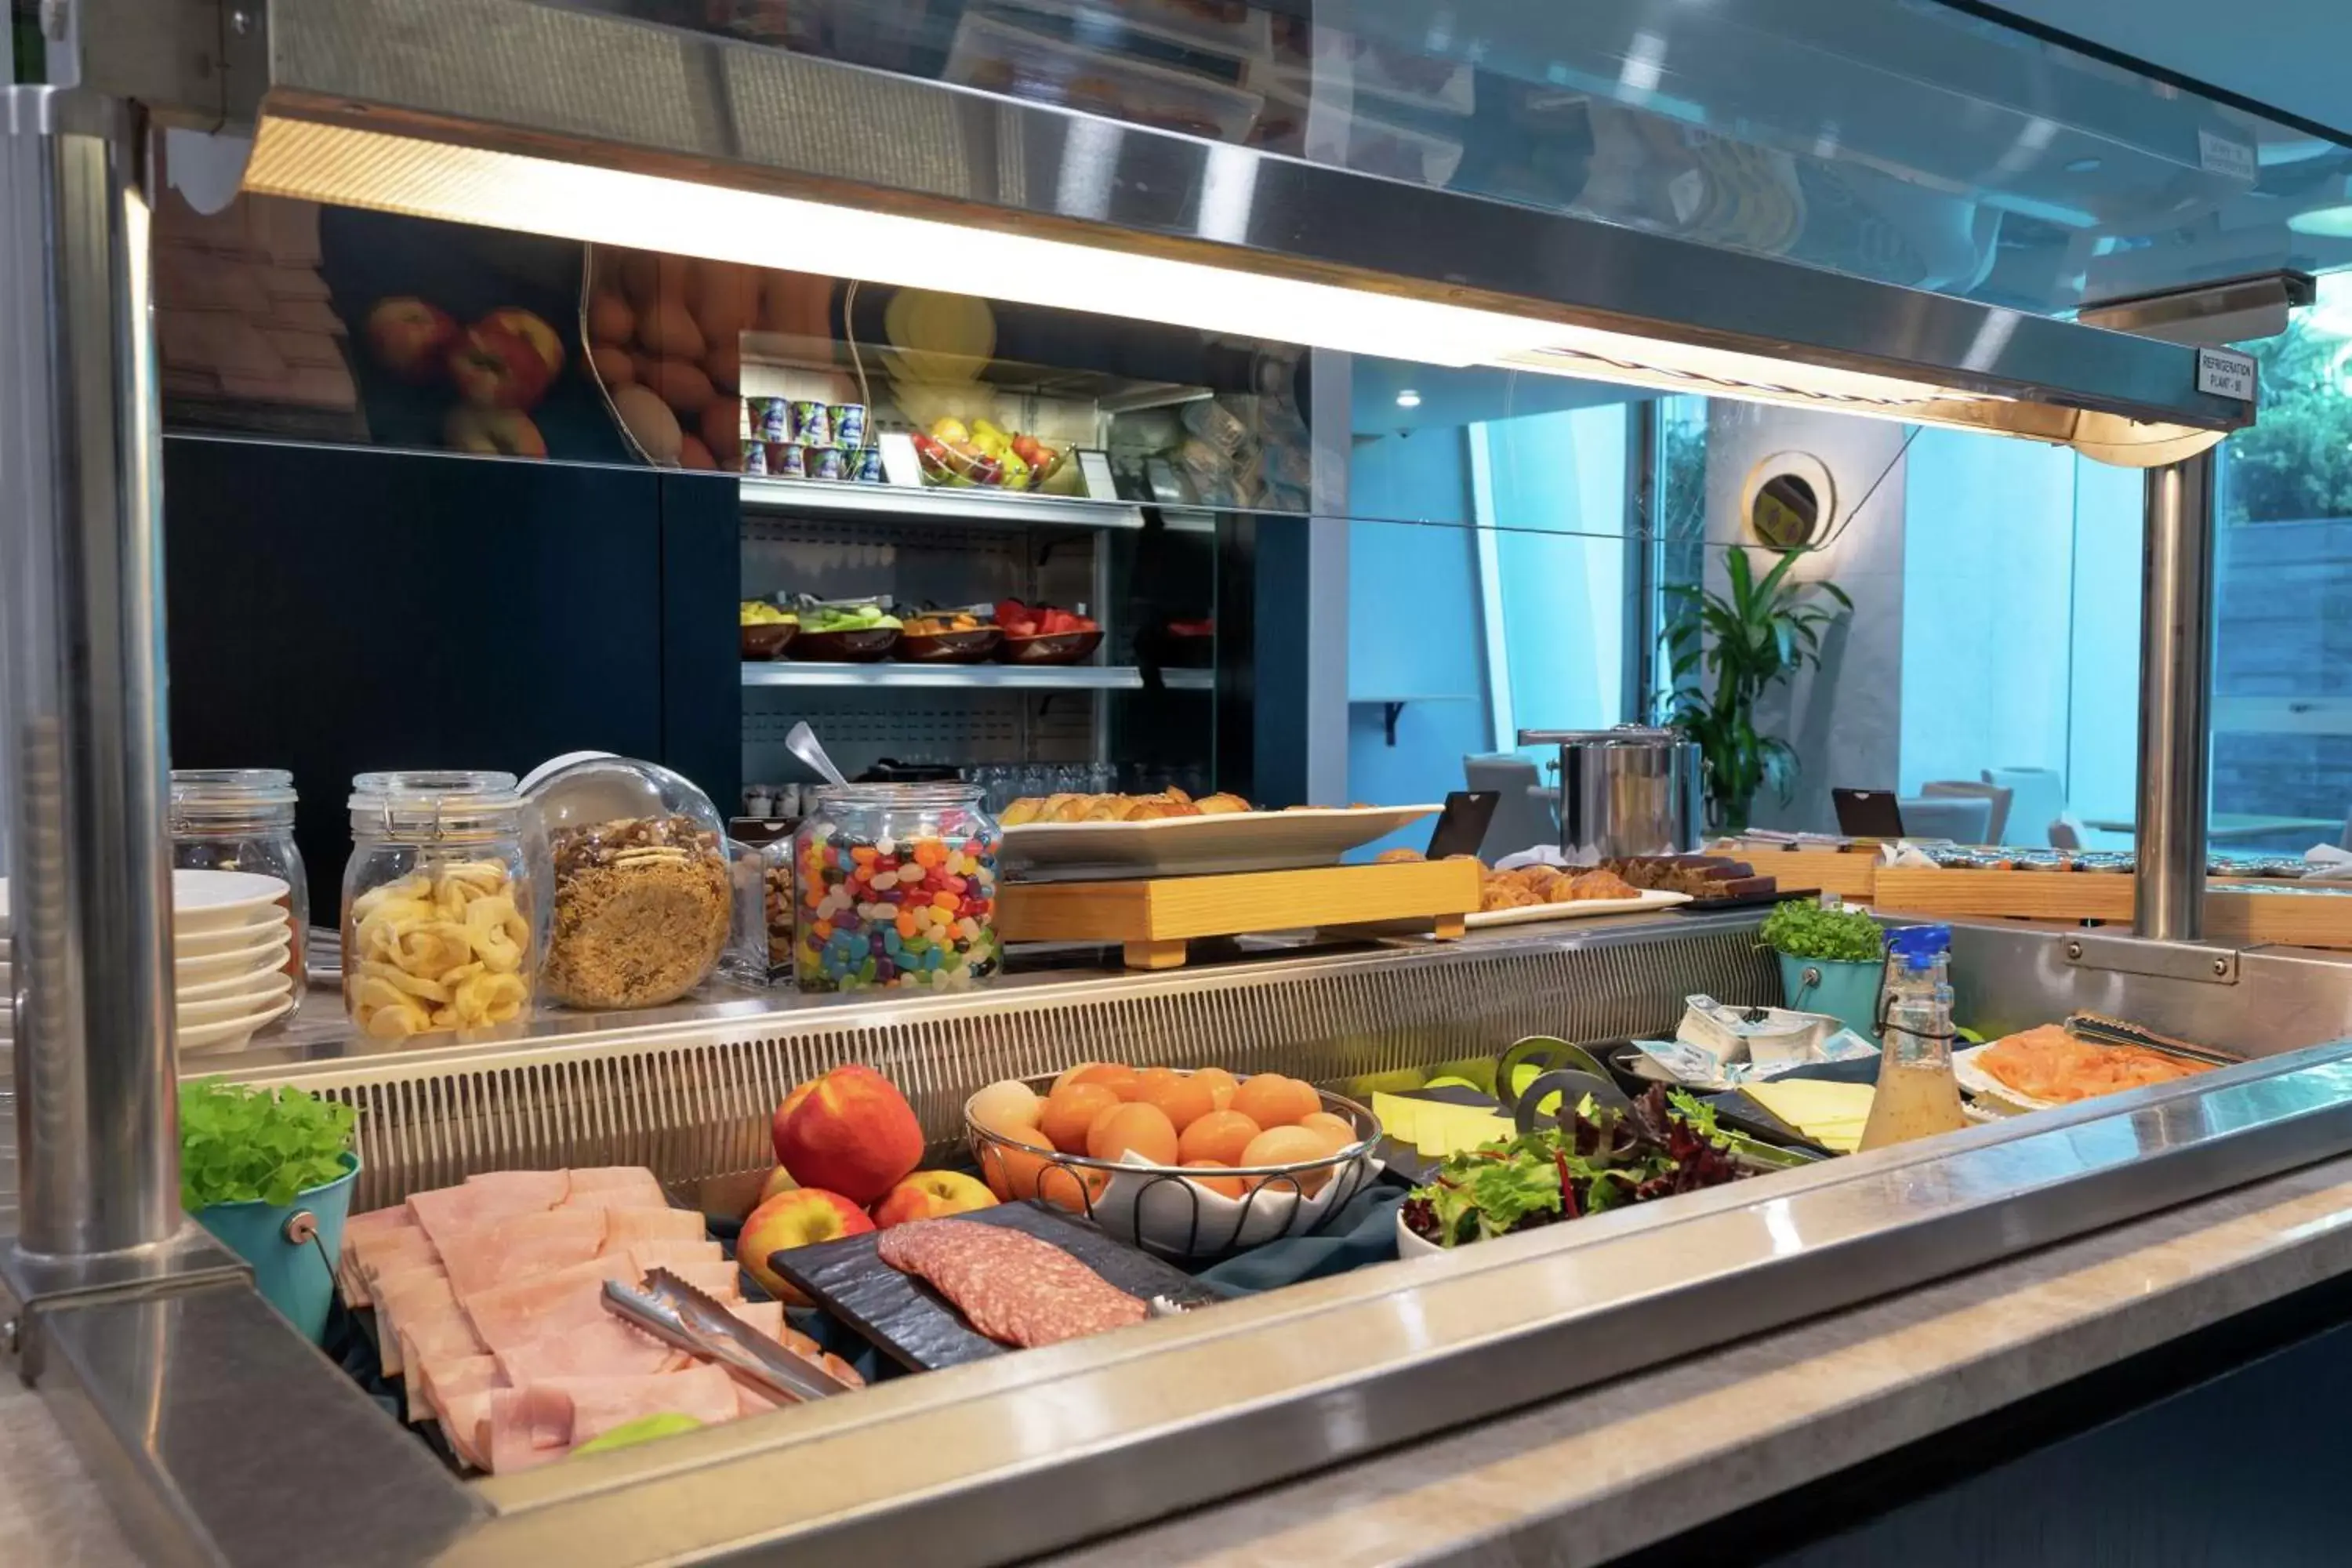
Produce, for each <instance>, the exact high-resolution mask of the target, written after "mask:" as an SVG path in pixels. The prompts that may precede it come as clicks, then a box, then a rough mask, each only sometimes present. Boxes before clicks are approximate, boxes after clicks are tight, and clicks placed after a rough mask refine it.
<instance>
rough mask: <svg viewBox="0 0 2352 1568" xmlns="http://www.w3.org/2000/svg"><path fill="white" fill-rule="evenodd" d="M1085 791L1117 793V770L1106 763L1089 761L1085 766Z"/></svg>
mask: <svg viewBox="0 0 2352 1568" xmlns="http://www.w3.org/2000/svg"><path fill="white" fill-rule="evenodd" d="M1087 794H1088V795H1117V794H1118V769H1117V768H1115V767H1113V766H1111V765H1110V764H1109V763H1089V764H1088V765H1087Z"/></svg>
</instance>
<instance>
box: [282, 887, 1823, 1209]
mask: <svg viewBox="0 0 2352 1568" xmlns="http://www.w3.org/2000/svg"><path fill="white" fill-rule="evenodd" d="M1778 984H1779V981H1778V977H1777V973H1776V972H1775V971H1774V970H1773V968H1772V966H1771V964H1770V963H1768V962H1767V961H1766V960H1765V958H1764V957H1763V956H1762V955H1760V954H1759V952H1758V951H1757V949H1756V946H1755V938H1754V936H1753V934H1752V930H1751V929H1750V928H1747V927H1739V928H1736V929H1721V928H1718V929H1714V930H1701V931H1694V932H1692V933H1691V934H1688V935H1685V934H1682V933H1680V932H1679V931H1675V932H1669V933H1660V934H1659V935H1656V936H1651V937H1646V938H1645V939H1644V940H1640V941H1633V942H1627V941H1612V942H1569V941H1564V940H1563V941H1559V942H1542V941H1529V942H1511V943H1508V944H1496V945H1485V944H1479V945H1473V946H1469V947H1465V948H1460V949H1452V948H1443V947H1429V948H1422V949H1412V950H1395V951H1391V952H1381V953H1375V954H1361V955H1350V956H1346V957H1331V958H1308V959H1300V960H1293V961H1286V962H1281V963H1266V964H1254V965H1236V966H1233V967H1230V968H1226V969H1222V970H1218V971H1213V972H1210V973H1202V974H1181V973H1180V974H1175V975H1169V976H1153V977H1142V976H1137V977H1127V978H1120V979H1117V980H1111V981H1102V982H1092V983H1084V984H1069V985H1064V986H1043V987H1037V988H1033V989H1028V990H1018V991H1005V992H998V993H993V994H983V995H974V996H968V997H950V998H927V999H924V1000H922V1001H919V1002H915V1001H906V1002H898V1001H887V1002H877V1003H875V1004H873V1005H868V1006H863V1007H858V1008H854V1009H852V1008H821V1009H803V1010H798V1011H794V1012H787V1013H780V1014H775V1015H771V1016H765V1017H753V1018H746V1019H730V1020H727V1021H725V1022H723V1023H717V1024H696V1025H690V1026H676V1027H665V1028H660V1029H647V1030H638V1031H625V1032H613V1033H609V1034H606V1035H604V1036H594V1035H589V1036H578V1037H569V1038H562V1037H558V1038H555V1039H552V1040H547V1041H541V1042H533V1043H530V1044H527V1045H518V1046H512V1047H483V1048H481V1049H479V1050H478V1051H474V1052H471V1053H467V1052H452V1053H446V1054H445V1055H443V1056H442V1057H441V1058H439V1059H437V1060H435V1061H432V1062H430V1063H426V1062H408V1061H404V1060H403V1059H402V1058H397V1057H394V1058H380V1059H377V1060H373V1061H361V1062H352V1063H340V1064H330V1065H323V1066H319V1067H311V1068H291V1069H287V1070H284V1071H280V1072H273V1073H269V1074H267V1075H256V1078H257V1080H267V1081H278V1082H295V1083H299V1084H302V1085H304V1086H305V1087H308V1088H310V1089H316V1090H318V1091H319V1092H321V1093H325V1094H330V1095H333V1096H335V1097H337V1098H339V1099H341V1100H347V1101H349V1102H350V1103H351V1104H352V1105H354V1106H356V1107H358V1108H359V1110H360V1111H361V1117H360V1152H361V1156H362V1160H363V1161H364V1162H365V1169H364V1171H363V1173H362V1177H361V1182H360V1193H359V1201H360V1203H361V1204H362V1205H364V1206H369V1207H373V1206H377V1205H383V1204H388V1203H396V1202H398V1201H399V1200H400V1199H401V1198H402V1197H404V1196H405V1195H406V1194H408V1193H410V1192H413V1191H416V1190H420V1189H423V1188H425V1187H432V1186H440V1185H446V1184H449V1183H453V1182H457V1181H461V1180H463V1179H464V1178H465V1177H466V1176H467V1175H469V1174H472V1173H475V1172H478V1171H488V1170H498V1169H510V1168H521V1167H534V1166H538V1167H548V1166H556V1165H602V1164H642V1165H649V1166H651V1167H652V1168H653V1169H654V1170H655V1171H656V1173H658V1174H660V1176H661V1177H662V1178H663V1180H664V1181H666V1182H668V1183H671V1184H677V1185H685V1184H691V1183H695V1182H698V1181H703V1180H707V1179H709V1178H712V1177H718V1176H724V1175H730V1174H734V1173H741V1172H746V1171H753V1170H760V1169H764V1168H765V1167H766V1166H767V1165H768V1164H769V1163H771V1158H772V1156H771V1151H770V1148H769V1141H768V1140H769V1134H768V1121H769V1117H770V1114H771V1112H772V1110H774V1108H775V1105H776V1102H777V1101H778V1100H781V1099H782V1097H783V1095H784V1094H785V1092H786V1091H787V1090H789V1089H791V1088H792V1086H793V1085H794V1084H796V1083H801V1082H803V1081H805V1080H806V1079H811V1078H814V1077H815V1076H817V1075H818V1074H820V1073H822V1072H824V1071H826V1070H827V1069H828V1068H835V1067H838V1066H840V1065H842V1064H844V1063H845V1062H865V1063H867V1064H869V1065H871V1066H873V1067H874V1068H877V1069H878V1070H879V1071H881V1072H882V1073H883V1074H885V1075H886V1076H887V1077H888V1078H889V1079H891V1081H893V1082H894V1083H896V1084H898V1087H899V1088H900V1089H902V1090H904V1091H905V1093H906V1095H907V1098H908V1100H909V1102H910V1103H912V1104H913V1106H914V1108H915V1112H916V1114H917V1116H918V1117H919V1118H920V1119H921V1121H922V1124H923V1131H924V1132H925V1134H926V1135H927V1136H928V1137H929V1139H930V1140H931V1142H932V1145H933V1152H935V1153H940V1154H945V1153H948V1152H951V1151H953V1150H955V1149H956V1148H958V1147H960V1146H961V1142H962V1121H961V1118H962V1108H963V1102H964V1100H966V1099H967V1098H968V1097H969V1096H970V1095H971V1093H972V1092H973V1091H974V1090H975V1089H979V1088H981V1087H982V1085H984V1084H988V1083H991V1082H993V1081H995V1080H996V1079H1003V1078H1018V1077H1025V1076H1027V1075H1030V1074H1034V1073H1045V1072H1054V1071H1058V1070H1060V1069H1061V1068H1066V1067H1068V1066H1070V1065H1071V1064H1073V1063H1076V1062H1080V1061H1087V1060H1090V1059H1105V1060H1119V1061H1131V1062H1136V1063H1151V1062H1165V1063H1168V1064H1170V1065H1172V1066H1177V1067H1197V1066H1207V1065H1211V1064H1215V1065H1219V1066H1223V1067H1229V1068H1233V1069H1234V1070H1235V1071H1236V1072H1242V1073H1251V1072H1265V1071H1280V1072H1286V1073H1290V1074H1292V1075H1294V1076H1297V1077H1300V1078H1305V1079H1311V1080H1313V1081H1315V1082H1318V1083H1326V1084H1339V1083H1345V1082H1347V1081H1349V1080H1351V1079H1361V1078H1364V1077H1367V1076H1370V1075H1372V1074H1378V1073H1387V1072H1396V1071H1399V1070H1402V1069H1405V1068H1425V1067H1429V1066H1431V1065H1433V1064H1435V1063H1438V1062H1444V1061H1449V1060H1453V1059H1456V1058H1465V1057H1475V1056H1488V1055H1492V1054H1494V1053H1495V1052H1496V1051H1499V1050H1501V1049H1502V1048H1503V1047H1505V1046H1507V1045H1508V1044H1509V1043H1510V1042H1511V1041H1513V1040H1515V1039H1517V1038H1518V1037H1521V1036H1523V1035H1529V1034H1553V1035H1559V1036H1561V1037H1565V1038H1568V1039H1570V1040H1577V1041H1586V1042H1590V1041H1598V1040H1604V1039H1612V1038H1616V1037H1621V1036H1624V1035H1628V1034H1643V1033H1655V1032H1658V1031H1661V1030H1666V1029H1671V1028H1672V1026H1673V1025H1674V1023H1675V1019H1676V1017H1677V1016H1679V1015H1680V1012H1681V1008H1682V999H1683V997H1684V996H1685V994H1688V993H1689V992H1691V991H1693V990H1706V991H1708V992H1710V993H1712V994H1717V995H1722V996H1758V997H1769V996H1774V995H1777V994H1778V990H1777V987H1778Z"/></svg>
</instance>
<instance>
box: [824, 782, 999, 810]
mask: <svg viewBox="0 0 2352 1568" xmlns="http://www.w3.org/2000/svg"><path fill="white" fill-rule="evenodd" d="M812 793H813V794H814V795H815V796H816V804H817V808H818V809H819V810H823V809H824V807H826V806H829V805H881V806H899V807H904V808H907V809H909V810H920V809H922V808H923V807H925V806H947V805H973V804H975V803H977V802H978V801H979V800H980V798H981V793H982V792H981V787H980V785H978V784H966V783H961V782H958V783H955V784H820V785H818V786H816V787H815V788H814V790H813V791H812Z"/></svg>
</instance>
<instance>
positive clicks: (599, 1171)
mask: <svg viewBox="0 0 2352 1568" xmlns="http://www.w3.org/2000/svg"><path fill="white" fill-rule="evenodd" d="M600 1187H635V1188H637V1189H638V1190H639V1191H643V1190H644V1189H646V1188H647V1187H651V1188H652V1189H653V1190H654V1191H656V1192H659V1191H661V1182H660V1180H659V1179H658V1178H657V1177H656V1176H655V1174H654V1173H652V1172H651V1171H649V1170H647V1169H646V1167H645V1166H643V1165H582V1166H578V1167H575V1168H574V1169H573V1170H572V1191H573V1192H575V1193H580V1192H593V1191H595V1190H596V1189H598V1188H600Z"/></svg>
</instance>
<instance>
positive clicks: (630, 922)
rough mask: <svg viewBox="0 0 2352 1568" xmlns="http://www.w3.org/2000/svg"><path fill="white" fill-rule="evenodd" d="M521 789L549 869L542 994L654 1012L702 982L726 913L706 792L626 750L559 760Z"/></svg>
mask: <svg viewBox="0 0 2352 1568" xmlns="http://www.w3.org/2000/svg"><path fill="white" fill-rule="evenodd" d="M523 793H524V798H525V799H526V800H527V801H528V802H529V803H530V805H531V807H532V809H533V810H534V811H535V812H536V814H537V816H538V819H539V824H540V828H541V831H542V832H543V833H544V834H545V835H546V838H547V850H548V858H549V863H550V868H551V879H550V883H549V901H550V903H551V924H550V927H549V931H548V938H547V963H546V967H545V969H544V971H543V974H544V980H545V989H546V993H547V994H548V995H549V996H550V997H551V998H552V999H554V1000H555V1001H558V1002H561V1003H563V1004H564V1005H567V1006H572V1007H585V1008H595V1009H610V1008H627V1007H657V1006H659V1005H662V1004H664V1003H666V1002H675V1001H676V1000H677V999H678V998H679V997H681V996H683V995H685V994H687V993H688V992H689V991H691V990H693V989H694V988H695V987H696V986H697V985H699V984H702V982H703V980H704V979H705V978H706V977H708V976H709V973H710V972H711V970H712V969H713V968H715V967H716V966H717V964H718V963H719V955H720V954H721V953H722V952H725V951H726V949H727V936H728V931H729V927H730V923H731V921H732V920H733V916H734V895H733V890H732V888H731V886H730V879H729V873H728V865H727V850H726V845H725V843H724V838H723V835H722V833H721V831H720V822H719V813H718V811H717V810H716V809H715V808H714V807H713V806H712V805H711V804H710V797H709V796H708V795H704V794H703V793H702V791H700V790H699V789H697V788H696V787H695V786H694V785H693V784H691V783H689V782H688V780H686V779H685V778H682V777H680V776H679V775H678V774H677V773H672V772H671V771H670V770H669V769H667V768H665V767H661V766H659V765H658V764H656V763H646V762H636V761H633V760H631V759H629V758H625V757H589V758H585V759H583V760H580V761H576V762H572V763H566V764H564V765H562V766H561V767H557V768H554V769H552V770H551V771H547V772H544V773H541V774H537V775H534V776H533V778H532V779H531V781H530V783H529V784H527V785H526V786H525V787H524V792H523Z"/></svg>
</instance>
